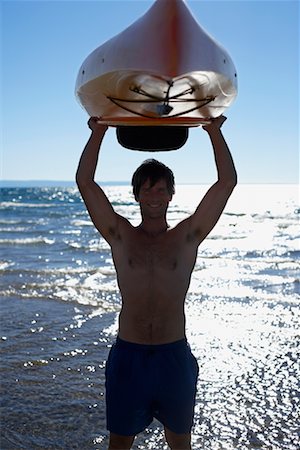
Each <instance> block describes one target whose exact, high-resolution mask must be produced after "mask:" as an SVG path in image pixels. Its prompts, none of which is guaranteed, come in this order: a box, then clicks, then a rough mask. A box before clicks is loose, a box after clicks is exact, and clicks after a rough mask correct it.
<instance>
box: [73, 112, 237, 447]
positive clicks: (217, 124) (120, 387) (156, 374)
mask: <svg viewBox="0 0 300 450" xmlns="http://www.w3.org/2000/svg"><path fill="white" fill-rule="evenodd" d="M225 120H226V118H225V117H224V116H220V117H218V118H217V119H214V120H212V122H211V123H210V124H209V125H206V126H203V129H204V130H205V131H206V132H207V133H208V135H209V137H210V140H211V143H212V146H213V150H214V155H215V161H216V167H217V174H218V179H217V182H216V183H215V184H213V186H211V188H210V189H209V190H208V192H207V193H206V194H205V196H204V198H203V199H202V200H201V202H200V204H199V206H198V207H197V209H196V211H195V212H194V214H192V215H191V216H190V217H188V218H186V219H184V220H183V221H182V222H180V223H179V224H178V225H176V226H175V227H174V228H170V227H169V226H168V223H167V218H166V213H167V209H168V205H169V202H170V201H171V199H172V195H173V193H174V177H173V174H172V172H171V170H170V169H169V168H167V167H166V166H164V165H163V164H161V163H159V162H158V161H155V160H148V161H146V162H145V163H144V164H142V166H141V167H140V168H138V169H137V171H136V172H135V174H134V176H133V190H134V195H135V199H136V200H137V201H138V202H139V205H140V210H141V216H142V220H141V223H140V225H139V226H137V227H134V226H133V225H131V224H130V222H129V221H128V220H127V219H126V218H124V217H122V216H120V215H119V214H117V213H116V212H115V211H114V209H113V207H112V205H111V204H110V202H109V200H108V198H107V197H106V195H105V194H104V192H103V190H102V189H101V188H100V187H99V186H98V185H97V184H96V182H95V181H94V175H95V170H96V166H97V161H98V154H99V149H100V145H101V142H102V140H103V137H104V134H105V132H106V130H107V126H106V125H103V124H100V123H98V122H97V118H90V119H89V122H88V125H89V127H90V129H91V131H92V133H91V136H90V138H89V140H88V142H87V144H86V147H85V149H84V151H83V153H82V156H81V159H80V163H79V166H78V170H77V175H76V181H77V184H78V187H79V190H80V192H81V195H82V197H83V199H84V202H85V204H86V207H87V210H88V212H89V214H90V216H91V219H92V221H93V223H94V225H95V227H96V228H97V229H98V230H99V232H100V233H101V235H102V236H103V238H104V239H105V240H106V241H107V242H108V243H109V245H110V247H111V251H112V256H113V260H114V264H115V268H116V272H117V279H118V285H119V289H120V292H121V296H122V309H121V313H120V316H119V332H118V337H117V340H116V343H115V344H114V345H113V347H112V349H111V351H110V354H109V358H108V361H107V365H106V398H107V426H108V430H109V431H110V442H109V449H122V450H124V449H130V448H131V446H132V444H133V441H134V437H135V435H136V434H138V433H139V432H141V431H143V430H144V429H145V428H146V427H147V426H148V425H149V424H150V423H151V421H152V420H153V417H156V418H157V419H158V420H159V421H160V422H161V423H162V424H163V425H164V429H165V436H166V440H167V442H168V444H169V446H170V448H171V449H174V450H179V449H184V450H187V449H191V428H192V423H193V414H194V404H195V395H196V382H197V376H198V365H197V362H196V360H195V358H194V357H193V355H192V353H191V351H190V348H189V346H188V343H187V341H186V335H185V315H184V302H185V296H186V293H187V290H188V287H189V283H190V278H191V274H192V271H193V268H194V265H195V262H196V257H197V250H198V246H199V245H200V243H201V242H202V241H203V240H204V239H205V237H206V236H207V235H208V233H209V232H210V231H211V230H212V228H213V227H214V226H215V224H216V223H217V221H218V219H219V217H220V215H221V213H222V211H223V209H224V207H225V205H226V203H227V200H228V198H229V196H230V195H231V193H232V191H233V188H234V186H235V185H236V182H237V176H236V171H235V168H234V163H233V160H232V157H231V154H230V151H229V149H228V146H227V144H226V141H225V139H224V137H223V135H222V132H221V126H222V124H223V122H224V121H225Z"/></svg>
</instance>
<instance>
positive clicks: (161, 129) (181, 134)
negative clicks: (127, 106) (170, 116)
mask: <svg viewBox="0 0 300 450" xmlns="http://www.w3.org/2000/svg"><path fill="white" fill-rule="evenodd" d="M188 134H189V130H188V127H185V126H181V127H178V126H173V125H172V126H167V125H166V126H151V125H150V126H118V127H117V139H118V142H119V144H120V145H122V147H125V148H128V149H130V150H139V151H146V152H161V151H170V150H177V149H179V148H180V147H182V146H183V145H184V144H185V143H186V141H187V138H188Z"/></svg>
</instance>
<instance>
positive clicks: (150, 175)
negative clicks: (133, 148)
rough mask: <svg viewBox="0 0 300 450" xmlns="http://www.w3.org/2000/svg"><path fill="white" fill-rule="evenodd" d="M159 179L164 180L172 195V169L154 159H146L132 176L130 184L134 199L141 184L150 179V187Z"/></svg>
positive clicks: (173, 181) (173, 182) (173, 190)
mask: <svg viewBox="0 0 300 450" xmlns="http://www.w3.org/2000/svg"><path fill="white" fill-rule="evenodd" d="M161 179H163V180H166V183H167V189H168V192H169V194H170V195H173V194H174V193H175V189H174V184H175V180H174V174H173V172H172V170H171V169H169V167H167V166H165V165H164V164H163V163H161V162H159V161H157V160H156V159H146V161H144V162H143V163H142V164H141V165H140V166H139V167H138V168H137V169H136V171H135V172H134V174H133V176H132V181H131V184H132V187H133V194H134V197H135V199H136V200H138V196H139V193H140V189H141V186H142V185H143V184H144V183H145V182H146V181H147V180H149V181H150V187H152V186H154V185H155V184H156V183H157V182H158V181H159V180H161Z"/></svg>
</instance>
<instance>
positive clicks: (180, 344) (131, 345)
mask: <svg viewBox="0 0 300 450" xmlns="http://www.w3.org/2000/svg"><path fill="white" fill-rule="evenodd" d="M116 345H117V346H118V347H120V348H127V349H128V350H130V349H131V350H146V351H147V350H148V351H149V350H155V351H161V350H171V349H172V350H177V349H179V348H184V347H186V346H187V345H188V342H187V339H186V338H183V339H180V340H178V341H174V342H169V343H167V344H137V343H135V342H129V341H124V339H121V338H120V337H119V336H117V339H116Z"/></svg>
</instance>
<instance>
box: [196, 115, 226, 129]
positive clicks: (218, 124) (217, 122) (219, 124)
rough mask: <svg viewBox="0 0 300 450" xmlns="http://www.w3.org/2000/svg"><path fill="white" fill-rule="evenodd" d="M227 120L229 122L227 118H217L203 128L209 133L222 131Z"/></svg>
mask: <svg viewBox="0 0 300 450" xmlns="http://www.w3.org/2000/svg"><path fill="white" fill-rule="evenodd" d="M225 120H227V117H225V116H219V117H216V118H215V119H211V122H210V123H209V124H208V125H205V126H203V127H202V128H203V130H205V131H207V132H208V133H210V132H212V131H216V130H220V128H221V127H222V125H223V123H224V122H225Z"/></svg>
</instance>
